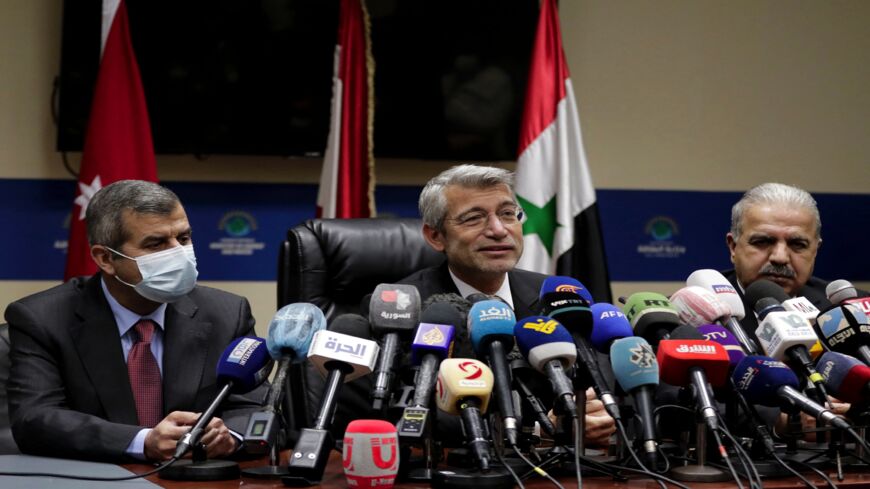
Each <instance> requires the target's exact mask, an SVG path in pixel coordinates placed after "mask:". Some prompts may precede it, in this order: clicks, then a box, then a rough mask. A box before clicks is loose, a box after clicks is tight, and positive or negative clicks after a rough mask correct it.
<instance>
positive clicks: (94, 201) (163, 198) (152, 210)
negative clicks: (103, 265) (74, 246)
mask: <svg viewBox="0 0 870 489" xmlns="http://www.w3.org/2000/svg"><path fill="white" fill-rule="evenodd" d="M179 204H180V201H179V200H178V196H177V195H175V193H174V192H172V191H171V190H169V189H168V188H166V187H163V186H160V185H157V184H156V183H151V182H145V181H142V180H119V181H117V182H114V183H112V184H110V185H106V186H105V187H103V188H101V189H100V190H99V191H98V192H97V193H96V194H94V196H93V197H92V198H91V201H90V202H89V203H88V209H87V211H86V213H85V220H86V223H87V228H88V242H89V243H90V244H91V245H95V244H99V245H103V246H108V247H109V248H113V249H115V250H118V249H119V248H120V247H121V245H122V244H124V242H125V241H127V238H128V233H127V230H126V229H124V225H123V222H124V220H123V219H122V217H123V213H124V211H125V210H128V209H129V210H130V211H132V212H134V213H136V214H156V215H158V216H168V215H169V214H172V212H173V211H175V209H176V207H178V205H179Z"/></svg>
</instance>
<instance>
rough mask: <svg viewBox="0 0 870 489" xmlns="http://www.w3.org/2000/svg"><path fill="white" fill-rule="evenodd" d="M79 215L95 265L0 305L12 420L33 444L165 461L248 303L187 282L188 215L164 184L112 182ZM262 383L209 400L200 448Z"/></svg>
mask: <svg viewBox="0 0 870 489" xmlns="http://www.w3.org/2000/svg"><path fill="white" fill-rule="evenodd" d="M86 220H87V231H88V241H89V243H90V249H91V256H92V257H93V259H94V261H95V262H96V264H97V266H98V267H99V272H98V273H97V274H95V275H94V276H93V277H80V278H76V279H73V280H71V281H69V282H67V283H65V284H63V285H60V286H58V287H55V288H52V289H50V290H47V291H45V292H41V293H38V294H35V295H32V296H29V297H26V298H24V299H21V300H19V301H16V302H14V303H12V304H10V305H9V307H8V308H7V309H6V313H5V318H6V321H7V322H8V323H9V326H10V337H11V343H12V347H11V353H10V357H11V361H12V366H11V374H10V379H9V388H8V390H9V407H10V416H11V421H12V432H13V435H14V437H15V441H16V442H17V444H18V446H19V448H20V449H21V451H22V452H24V453H29V454H34V455H44V456H54V457H68V458H81V459H91V460H99V461H105V462H125V461H126V462H129V461H131V460H149V461H161V460H166V459H168V458H170V456H171V455H172V453H173V451H174V449H175V445H176V442H177V441H178V439H180V438H181V437H182V436H183V435H184V434H185V433H186V432H187V431H188V430H189V428H190V427H191V426H192V425H193V424H195V423H196V419H197V417H198V415H199V413H201V412H202V411H204V410H205V409H206V407H208V405H209V404H210V403H211V401H212V400H213V399H214V398H215V396H216V394H217V391H218V385H217V384H216V373H215V365H217V362H218V359H219V358H220V355H221V353H222V352H223V350H224V348H225V347H226V345H228V344H229V343H230V342H231V341H232V340H233V339H234V338H237V337H240V336H245V335H253V334H254V319H253V317H252V316H251V311H250V306H249V304H248V301H247V300H246V299H244V298H242V297H239V296H236V295H233V294H229V293H226V292H222V291H219V290H216V289H211V288H207V287H201V286H197V285H196V277H197V270H196V258H195V255H194V251H193V244H192V241H191V229H190V224H189V223H188V220H187V215H186V214H185V212H184V207H182V205H181V202H180V201H179V200H178V197H177V196H176V195H175V194H174V193H173V192H172V191H170V190H168V189H166V188H164V187H162V186H160V185H157V184H154V183H150V182H143V181H138V180H123V181H119V182H115V183H113V184H111V185H108V186H106V187H105V188H103V189H101V190H100V191H99V192H97V193H96V194H95V195H94V196H93V198H92V199H91V201H90V203H89V204H88V207H87V213H86ZM266 389H267V386H261V387H260V388H259V389H257V390H254V391H253V392H251V393H248V394H247V395H245V396H238V395H236V396H230V397H229V398H228V399H227V400H226V401H225V402H224V403H223V405H222V406H221V408H222V412H218V413H216V417H215V418H214V419H213V420H212V422H211V423H209V425H208V427H207V428H206V431H205V433H204V435H203V437H202V442H203V443H204V444H205V445H206V450H207V454H208V456H209V458H221V457H227V456H229V455H232V454H235V453H236V452H237V450H238V448H239V446H240V438H239V437H238V435H237V433H240V432H243V431H244V429H245V425H246V423H247V418H248V415H249V414H250V413H251V412H252V411H253V410H255V409H257V408H258V407H259V405H260V404H261V402H262V400H263V398H264V395H265V393H266ZM231 430H232V432H231Z"/></svg>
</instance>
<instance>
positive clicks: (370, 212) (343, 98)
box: [317, 0, 375, 219]
mask: <svg viewBox="0 0 870 489" xmlns="http://www.w3.org/2000/svg"><path fill="white" fill-rule="evenodd" d="M374 71H375V69H374V60H373V59H372V55H371V49H370V45H369V14H368V12H367V11H366V8H365V3H364V2H362V0H341V13H340V14H339V23H338V44H337V45H336V46H335V70H334V75H333V78H332V119H331V121H330V124H329V138H328V140H327V143H326V152H325V154H324V157H323V171H322V173H321V175H320V188H319V189H318V192H317V217H324V218H343V219H346V218H352V217H374V215H375V197H374V193H375V177H374V156H373V153H372V147H373V144H372V127H373V124H374V112H373V108H374V102H373V98H374V90H373V88H372V87H373V83H372V80H373V78H374Z"/></svg>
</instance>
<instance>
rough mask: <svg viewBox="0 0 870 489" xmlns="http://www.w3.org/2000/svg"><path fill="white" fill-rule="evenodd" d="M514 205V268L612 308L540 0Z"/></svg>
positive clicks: (549, 5)
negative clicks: (520, 219)
mask: <svg viewBox="0 0 870 489" xmlns="http://www.w3.org/2000/svg"><path fill="white" fill-rule="evenodd" d="M519 139H520V149H519V158H518V161H517V176H516V182H517V183H516V193H517V199H518V200H519V202H520V205H521V206H522V207H523V210H524V211H525V213H526V221H525V222H524V223H523V234H524V235H525V240H524V241H525V244H524V248H525V249H524V251H523V256H522V258H521V259H520V262H519V264H518V265H517V266H518V267H520V268H524V269H527V270H533V271H536V272H541V273H546V274H551V275H552V274H557V275H568V276H571V277H575V278H577V279H579V280H580V281H581V282H583V284H585V285H586V287H587V288H588V289H589V290H590V291H591V292H592V295H593V297H594V298H595V300H596V301H597V302H611V295H610V279H609V276H608V273H607V262H606V260H605V256H604V242H603V239H602V236H601V228H600V224H599V217H598V207H597V204H596V203H595V188H593V186H592V178H591V176H590V175H589V168H588V165H587V163H586V154H585V152H584V150H583V139H582V137H581V133H580V118H579V116H578V115H577V104H576V103H575V101H574V91H573V89H572V87H571V80H570V78H569V74H568V64H567V63H566V61H565V52H564V51H563V50H562V34H561V32H560V28H559V13H558V11H557V10H556V1H555V0H542V1H541V13H540V17H539V19H538V29H537V33H536V35H535V45H534V48H533V49H532V62H531V65H530V69H529V81H528V86H527V87H526V100H525V107H524V109H523V119H522V124H521V126H520V138H519Z"/></svg>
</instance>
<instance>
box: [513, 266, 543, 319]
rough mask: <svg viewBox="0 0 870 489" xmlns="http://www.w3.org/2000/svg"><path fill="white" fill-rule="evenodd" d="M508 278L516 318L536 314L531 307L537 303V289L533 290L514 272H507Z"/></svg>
mask: <svg viewBox="0 0 870 489" xmlns="http://www.w3.org/2000/svg"><path fill="white" fill-rule="evenodd" d="M508 280H509V283H510V287H511V296H513V301H514V314H516V316H517V320H520V319H523V318H527V317H529V316H534V315H535V314H537V313H536V312H533V311H532V308H533V307H535V306H536V304H537V301H538V292H539V291H538V290H535V288H533V287H532V285H531V284H529V283H528V281H524V280H522V277H519V276H518V274H517V273H516V272H508Z"/></svg>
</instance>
